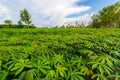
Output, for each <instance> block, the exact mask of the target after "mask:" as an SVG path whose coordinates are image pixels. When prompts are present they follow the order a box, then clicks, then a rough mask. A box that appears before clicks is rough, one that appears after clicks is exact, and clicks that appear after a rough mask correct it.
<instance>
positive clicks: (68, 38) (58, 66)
mask: <svg viewBox="0 0 120 80" xmlns="http://www.w3.org/2000/svg"><path fill="white" fill-rule="evenodd" d="M119 33H120V29H87V28H85V29H84V28H83V29H76V28H65V29H64V28H63V29H62V28H60V29H57V28H51V29H47V28H46V29H0V80H120V34H119Z"/></svg>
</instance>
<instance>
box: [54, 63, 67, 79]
mask: <svg viewBox="0 0 120 80" xmlns="http://www.w3.org/2000/svg"><path fill="white" fill-rule="evenodd" d="M66 70H67V68H66V67H64V66H62V65H60V64H57V66H56V76H57V77H59V75H60V76H61V77H65V76H66Z"/></svg>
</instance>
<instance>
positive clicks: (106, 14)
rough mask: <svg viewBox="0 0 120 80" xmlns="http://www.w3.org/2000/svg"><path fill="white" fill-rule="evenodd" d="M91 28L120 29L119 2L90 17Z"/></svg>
mask: <svg viewBox="0 0 120 80" xmlns="http://www.w3.org/2000/svg"><path fill="white" fill-rule="evenodd" d="M92 23H93V27H95V28H98V27H120V2H117V3H115V4H113V5H110V6H107V7H104V8H103V9H102V10H101V11H99V13H98V14H94V15H93V16H92Z"/></svg>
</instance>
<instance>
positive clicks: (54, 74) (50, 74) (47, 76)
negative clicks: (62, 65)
mask: <svg viewBox="0 0 120 80" xmlns="http://www.w3.org/2000/svg"><path fill="white" fill-rule="evenodd" d="M55 77H56V73H55V71H54V70H49V71H48V73H47V75H46V78H55Z"/></svg>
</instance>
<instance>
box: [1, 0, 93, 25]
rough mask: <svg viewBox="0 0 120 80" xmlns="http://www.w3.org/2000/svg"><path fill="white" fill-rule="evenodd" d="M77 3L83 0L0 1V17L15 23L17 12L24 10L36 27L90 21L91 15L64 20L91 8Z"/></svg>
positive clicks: (17, 17) (17, 18)
mask: <svg viewBox="0 0 120 80" xmlns="http://www.w3.org/2000/svg"><path fill="white" fill-rule="evenodd" d="M78 1H79V2H82V1H84V0H24V1H23V0H11V1H9V0H1V1H0V12H2V13H0V16H4V19H7V18H8V19H11V20H12V21H14V22H17V21H18V20H19V11H20V10H21V9H24V8H26V9H28V11H29V12H30V14H31V15H32V21H33V23H34V24H35V25H37V26H44V25H46V26H55V25H61V24H64V23H65V24H66V23H73V22H75V20H76V19H77V20H81V21H82V22H84V21H85V22H86V23H87V22H88V21H90V17H91V14H85V15H83V16H79V17H77V18H66V17H67V16H69V15H71V14H75V13H81V12H84V11H87V10H89V9H90V8H91V7H90V6H77V5H76V2H78ZM1 4H2V5H1ZM0 20H3V19H0ZM0 22H1V21H0Z"/></svg>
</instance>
